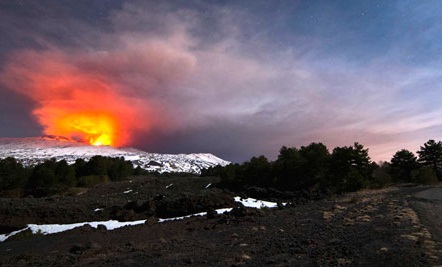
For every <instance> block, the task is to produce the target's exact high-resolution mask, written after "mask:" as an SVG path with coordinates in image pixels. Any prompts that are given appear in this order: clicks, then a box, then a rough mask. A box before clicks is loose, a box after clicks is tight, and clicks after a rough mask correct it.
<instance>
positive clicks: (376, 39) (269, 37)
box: [0, 0, 442, 162]
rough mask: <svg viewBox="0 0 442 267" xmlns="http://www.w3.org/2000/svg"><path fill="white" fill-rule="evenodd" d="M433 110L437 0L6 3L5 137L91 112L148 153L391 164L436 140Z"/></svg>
mask: <svg viewBox="0 0 442 267" xmlns="http://www.w3.org/2000/svg"><path fill="white" fill-rule="evenodd" d="M77 87H78V88H77ZM72 91H75V92H79V93H78V94H79V95H81V96H84V95H89V93H90V96H91V97H88V98H87V99H85V100H84V102H83V100H81V97H80V96H78V95H76V96H75V97H74V98H72V97H73V96H72V94H73V93H72ZM95 93H99V94H101V95H102V96H103V100H101V99H97V98H94V95H95ZM441 100H442V2H441V1H439V0H426V1H419V0H415V1H411V0H390V1H374V0H366V1H352V0H347V1H339V0H336V1H329V0H322V1H319V0H318V1H314V0H308V1H307V0H306V1H277V0H272V1H259V0H250V1H141V0H140V1H124V0H118V1H117V0H114V1H106V0H92V1H86V0H57V1H56V0H53V1H50V0H15V1H13V0H10V1H9V0H2V1H1V2H0V125H1V126H0V137H25V136H38V135H41V134H42V133H43V131H44V129H45V127H46V128H47V125H46V126H45V125H44V120H43V124H42V120H41V118H40V119H39V118H38V116H46V117H48V116H49V117H50V116H51V113H50V112H51V111H53V110H59V109H61V108H62V107H67V106H68V107H84V106H88V107H92V106H93V105H94V103H97V105H103V106H104V105H106V106H107V107H108V106H112V107H111V109H112V112H114V113H115V114H118V116H121V118H123V117H124V127H122V128H121V132H122V135H124V136H125V140H126V141H125V143H124V144H125V145H128V146H132V147H136V148H140V149H143V150H146V151H149V152H160V153H191V152H210V153H213V154H215V155H217V156H219V157H222V158H224V159H227V160H231V161H236V162H241V161H245V160H247V159H249V158H250V157H251V156H258V155H261V154H263V155H265V156H267V157H269V158H270V159H274V158H275V157H276V155H277V153H278V151H279V148H280V147H281V146H283V145H285V146H296V147H300V146H302V145H308V144H309V143H311V142H323V143H324V144H325V145H327V146H328V148H329V149H330V150H332V149H333V148H334V147H336V146H347V145H352V144H353V142H356V141H357V142H359V143H361V144H363V145H364V146H365V147H367V148H369V154H370V157H371V158H372V159H373V160H375V161H380V160H387V161H388V160H390V158H391V156H392V155H393V154H394V153H395V152H396V151H398V150H400V149H403V148H405V149H409V150H410V151H413V152H415V151H417V150H418V149H419V146H420V145H423V144H424V143H425V142H426V141H427V140H429V139H435V140H441V139H442V136H441V132H442V104H440V101H441ZM103 103H105V104H103ZM36 110H37V111H36ZM57 112H58V111H57Z"/></svg>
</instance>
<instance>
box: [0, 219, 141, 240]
mask: <svg viewBox="0 0 442 267" xmlns="http://www.w3.org/2000/svg"><path fill="white" fill-rule="evenodd" d="M145 222H146V220H139V221H131V222H119V221H115V220H110V221H101V222H100V221H99V222H82V223H71V224H40V225H38V224H28V225H27V227H25V228H23V229H21V230H18V231H14V232H12V233H9V234H3V235H0V242H3V241H5V240H6V239H8V238H9V237H11V236H14V235H16V234H18V233H20V232H23V231H26V230H31V232H32V233H33V234H37V233H40V234H43V235H48V234H55V233H60V232H64V231H68V230H72V229H74V228H77V227H81V226H84V225H90V226H91V227H93V228H97V227H98V225H104V226H106V228H107V230H114V229H117V228H121V227H124V226H131V225H138V224H143V223H145Z"/></svg>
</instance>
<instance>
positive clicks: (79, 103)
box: [1, 40, 195, 146]
mask: <svg viewBox="0 0 442 267" xmlns="http://www.w3.org/2000/svg"><path fill="white" fill-rule="evenodd" d="M117 48H118V49H117ZM194 65H195V59H194V57H193V56H192V55H190V54H189V53H186V52H185V51H184V50H183V49H181V48H177V47H174V46H173V44H170V43H168V44H165V43H160V42H158V41H153V40H149V41H146V40H137V42H132V43H127V42H123V43H122V44H120V45H118V47H115V48H114V49H112V50H107V51H78V50H74V51H62V50H59V49H50V50H46V51H34V50H23V51H18V52H16V53H14V54H13V55H12V56H11V57H10V58H9V61H8V63H7V64H6V66H5V71H4V72H3V74H2V76H1V79H2V81H3V82H4V83H5V84H6V85H7V86H8V87H9V88H12V89H13V90H15V91H17V92H18V93H20V94H23V95H26V96H27V97H29V98H30V99H32V100H33V101H35V103H36V104H37V107H36V109H35V110H33V114H34V115H35V117H36V118H37V119H38V122H39V123H40V124H41V125H42V126H43V127H44V132H45V133H46V134H51V135H63V136H69V137H71V138H74V139H77V140H78V139H79V140H82V141H86V142H88V143H91V144H94V145H114V146H124V145H128V144H131V139H132V136H133V135H134V134H137V133H139V132H145V133H148V132H149V131H150V130H151V129H153V128H155V129H156V130H158V129H169V128H171V127H174V126H173V124H174V122H173V118H172V116H171V114H170V112H168V110H167V109H165V108H164V105H163V104H162V103H160V102H161V101H160V99H159V98H158V96H159V95H161V94H162V93H163V92H161V90H164V88H166V87H167V86H173V84H174V81H176V80H180V79H185V77H186V74H187V73H188V72H191V71H192V68H193V67H194Z"/></svg>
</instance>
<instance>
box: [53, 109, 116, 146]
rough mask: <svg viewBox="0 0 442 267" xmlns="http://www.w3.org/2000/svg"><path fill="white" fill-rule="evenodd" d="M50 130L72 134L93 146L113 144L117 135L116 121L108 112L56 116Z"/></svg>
mask: <svg viewBox="0 0 442 267" xmlns="http://www.w3.org/2000/svg"><path fill="white" fill-rule="evenodd" d="M55 125H56V129H52V130H51V132H54V130H55V132H57V133H61V134H63V133H66V134H68V135H71V136H72V135H73V136H74V137H76V138H79V139H81V140H83V141H85V142H87V143H89V144H91V145H94V146H102V145H106V146H113V145H115V140H116V137H117V136H116V135H117V129H118V125H117V121H116V119H114V118H113V117H112V116H111V115H110V114H106V113H100V112H78V113H73V114H68V115H65V116H62V117H60V118H58V120H57V121H56V124H55Z"/></svg>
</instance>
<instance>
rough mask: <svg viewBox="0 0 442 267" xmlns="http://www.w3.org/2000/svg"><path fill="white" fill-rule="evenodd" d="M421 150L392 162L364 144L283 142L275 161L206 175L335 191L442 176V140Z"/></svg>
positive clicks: (234, 182)
mask: <svg viewBox="0 0 442 267" xmlns="http://www.w3.org/2000/svg"><path fill="white" fill-rule="evenodd" d="M417 154H418V156H419V157H416V156H415V155H414V154H413V153H412V152H411V151H408V150H405V149H403V150H400V151H398V152H396V153H395V154H394V156H393V157H392V159H391V162H382V163H380V164H377V163H375V162H373V161H371V159H370V157H369V156H368V149H366V148H364V146H363V145H361V144H359V143H354V144H353V145H352V146H344V147H336V148H334V149H333V150H332V152H331V153H330V152H329V150H328V148H327V147H326V146H325V145H324V144H322V143H311V144H309V145H308V146H302V147H301V148H296V147H286V146H283V147H282V148H281V149H280V150H279V155H278V157H277V159H276V160H275V161H269V160H268V159H267V158H266V157H265V156H259V157H252V158H251V159H250V160H249V161H246V162H244V163H242V164H229V165H227V166H225V167H221V166H216V167H212V168H208V169H205V170H203V171H202V174H201V175H203V176H218V177H220V178H221V182H222V183H224V184H226V185H228V186H234V187H241V186H260V187H273V188H277V189H281V190H285V191H300V190H317V189H319V190H331V191H333V192H350V191H357V190H360V189H363V188H368V187H370V188H380V187H383V186H385V185H386V184H389V183H420V184H431V183H436V182H437V181H438V180H439V181H440V180H442V143H441V142H440V141H439V142H436V141H434V140H429V141H428V142H426V143H425V144H424V145H423V146H422V147H420V150H419V151H417Z"/></svg>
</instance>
